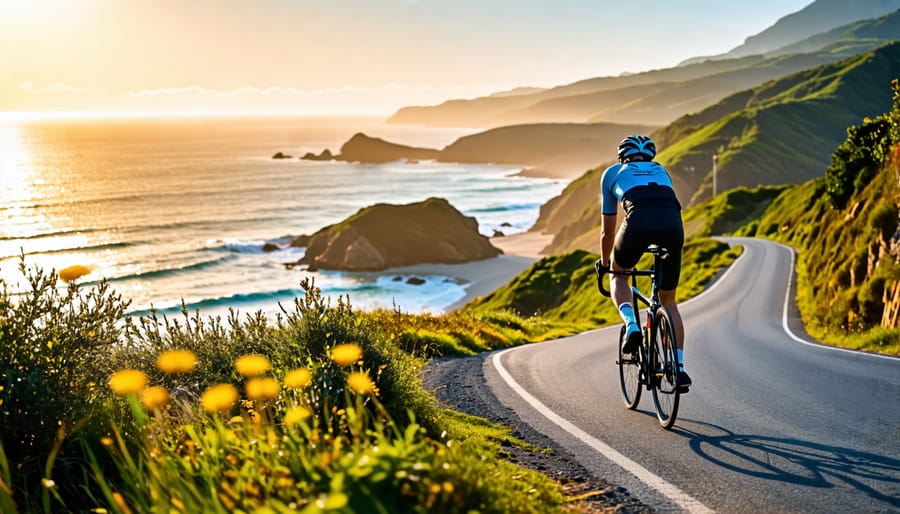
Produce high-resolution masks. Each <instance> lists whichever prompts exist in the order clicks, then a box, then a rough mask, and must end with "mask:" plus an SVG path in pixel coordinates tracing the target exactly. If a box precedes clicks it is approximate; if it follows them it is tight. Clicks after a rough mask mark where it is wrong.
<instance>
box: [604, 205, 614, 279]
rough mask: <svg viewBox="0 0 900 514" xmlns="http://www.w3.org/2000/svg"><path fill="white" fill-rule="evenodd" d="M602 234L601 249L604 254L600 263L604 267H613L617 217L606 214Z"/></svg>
mask: <svg viewBox="0 0 900 514" xmlns="http://www.w3.org/2000/svg"><path fill="white" fill-rule="evenodd" d="M601 230H602V232H601V233H600V248H601V251H602V252H603V253H602V254H601V255H600V261H601V262H602V263H603V265H604V266H606V267H610V266H612V250H613V246H614V245H615V242H616V215H615V214H604V215H603V227H602V229H601Z"/></svg>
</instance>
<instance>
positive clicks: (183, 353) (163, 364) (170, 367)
mask: <svg viewBox="0 0 900 514" xmlns="http://www.w3.org/2000/svg"><path fill="white" fill-rule="evenodd" d="M196 366H197V356H196V355H194V352H192V351H190V350H169V351H167V352H163V353H162V355H160V356H159V358H157V359H156V367H158V368H159V370H160V371H162V372H164V373H187V372H188V371H192V370H193V369H194V367H196Z"/></svg>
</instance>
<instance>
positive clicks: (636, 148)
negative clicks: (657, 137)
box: [619, 136, 656, 161]
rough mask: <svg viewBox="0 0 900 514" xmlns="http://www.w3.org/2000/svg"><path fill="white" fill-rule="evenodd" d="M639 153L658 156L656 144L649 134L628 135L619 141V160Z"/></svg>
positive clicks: (652, 156)
mask: <svg viewBox="0 0 900 514" xmlns="http://www.w3.org/2000/svg"><path fill="white" fill-rule="evenodd" d="M639 153H640V154H644V155H646V156H647V157H648V158H650V159H653V158H654V157H656V144H655V143H654V142H653V140H652V139H650V138H649V137H647V136H628V137H626V138H625V139H623V140H622V142H621V143H619V161H621V160H622V159H624V158H626V157H631V156H632V155H637V154H639Z"/></svg>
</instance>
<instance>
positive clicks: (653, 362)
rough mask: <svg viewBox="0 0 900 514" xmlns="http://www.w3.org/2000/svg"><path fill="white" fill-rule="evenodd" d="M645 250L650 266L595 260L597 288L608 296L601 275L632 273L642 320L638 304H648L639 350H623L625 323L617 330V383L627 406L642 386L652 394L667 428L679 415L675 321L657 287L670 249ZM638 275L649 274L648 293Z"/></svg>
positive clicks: (637, 313) (632, 404)
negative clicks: (613, 266)
mask: <svg viewBox="0 0 900 514" xmlns="http://www.w3.org/2000/svg"><path fill="white" fill-rule="evenodd" d="M646 252H647V253H649V254H651V255H653V266H652V267H651V268H650V269H634V270H631V271H612V270H609V269H608V268H605V267H603V266H602V265H601V264H600V260H597V262H595V263H594V270H595V272H596V273H597V288H598V289H599V290H600V293H601V294H602V295H603V296H606V297H607V298H608V297H609V295H610V293H609V290H608V289H606V288H605V287H604V285H603V277H604V275H607V274H610V275H627V276H631V292H632V293H633V295H634V300H633V301H634V304H633V305H632V307H633V308H634V315H635V317H636V319H637V322H638V325H640V324H641V315H640V309H639V306H640V304H643V305H645V306H647V312H646V317H647V322H646V325H645V326H644V328H643V330H642V335H643V337H642V338H641V344H640V346H639V347H638V351H637V352H635V353H633V354H628V353H623V352H622V340H623V339H624V337H625V328H626V327H625V325H624V324H622V329H621V330H620V331H619V358H618V359H617V360H616V364H618V365H619V384H620V385H621V387H622V399H623V400H624V401H625V406H626V407H628V409H630V410H634V409H636V408H637V405H638V402H639V401H640V400H641V391H642V387H641V386H644V387H646V388H647V390H649V391H650V392H651V393H652V394H653V405H654V406H655V407H656V417H657V418H658V419H659V424H660V425H661V426H662V427H663V428H665V429H666V430H668V429H670V428H672V426H673V425H674V424H675V418H676V416H677V415H678V400H679V398H680V396H681V392H682V391H681V389H680V388H679V386H678V352H677V345H676V341H675V324H674V322H673V321H672V315H671V314H670V313H669V310H668V309H666V308H665V306H663V305H662V304H661V303H660V301H659V287H660V284H661V283H662V266H661V264H662V262H661V261H662V260H663V259H665V258H666V257H668V255H669V252H668V250H666V249H665V248H662V247H660V246H658V245H650V246H649V247H648V248H647V250H646ZM638 277H650V281H651V287H650V297H649V298H648V297H647V296H645V295H644V294H643V293H642V292H641V291H640V290H639V289H638V286H637V279H638Z"/></svg>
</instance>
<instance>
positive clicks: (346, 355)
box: [331, 343, 362, 366]
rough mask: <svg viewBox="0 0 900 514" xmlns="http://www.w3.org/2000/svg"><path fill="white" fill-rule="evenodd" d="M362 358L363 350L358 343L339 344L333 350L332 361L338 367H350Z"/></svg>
mask: <svg viewBox="0 0 900 514" xmlns="http://www.w3.org/2000/svg"><path fill="white" fill-rule="evenodd" d="M361 358H362V348H360V347H359V345H358V344H356V343H346V344H339V345H337V346H335V347H334V348H332V349H331V360H333V361H334V363H335V364H337V365H338V366H349V365H351V364H353V363H355V362H357V361H358V360H359V359H361Z"/></svg>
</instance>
